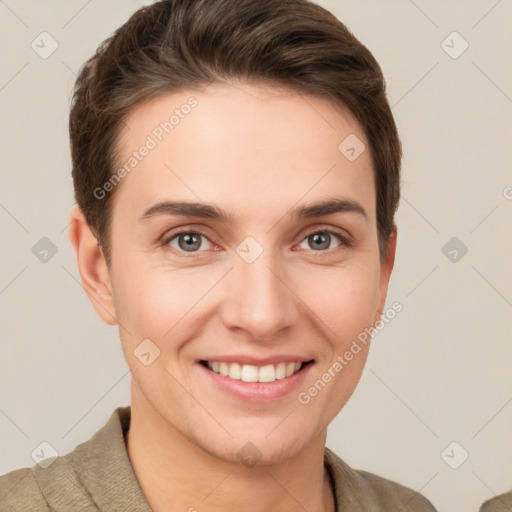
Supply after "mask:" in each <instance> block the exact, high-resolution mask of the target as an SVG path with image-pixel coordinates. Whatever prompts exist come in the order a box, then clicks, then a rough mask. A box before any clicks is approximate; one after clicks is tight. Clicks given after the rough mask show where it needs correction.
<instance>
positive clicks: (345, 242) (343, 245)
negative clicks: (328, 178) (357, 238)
mask: <svg viewBox="0 0 512 512" xmlns="http://www.w3.org/2000/svg"><path fill="white" fill-rule="evenodd" d="M318 233H328V234H329V235H334V236H335V237H338V238H339V240H340V245H339V246H338V247H335V248H334V249H326V250H321V251H314V250H313V249H311V251H313V252H318V253H331V252H335V251H337V250H342V249H349V248H350V247H352V241H351V240H350V239H349V238H348V237H347V236H345V235H343V234H341V233H340V232H338V231H336V230H333V229H328V228H326V229H315V230H313V231H310V232H309V233H306V234H305V235H304V237H303V238H302V240H301V242H300V243H302V242H303V241H304V240H306V239H307V238H308V237H310V236H311V235H315V234H318ZM190 234H194V235H201V236H204V237H205V238H206V239H207V240H208V241H209V242H210V243H211V244H213V245H215V244H214V243H213V242H212V241H211V240H210V239H209V237H208V235H207V234H206V233H205V232H204V231H201V230H200V229H197V228H195V229H182V230H179V231H175V232H173V233H171V234H170V235H168V236H166V237H164V238H163V240H162V241H161V243H160V245H161V246H163V247H164V248H165V249H169V250H171V251H177V249H174V247H169V245H168V244H169V242H171V241H172V240H174V239H175V238H176V237H178V236H179V235H190ZM200 252H204V251H195V252H194V251H192V252H190V253H187V252H186V251H181V250H179V254H185V255H187V256H188V255H190V256H192V255H194V254H197V253H200Z"/></svg>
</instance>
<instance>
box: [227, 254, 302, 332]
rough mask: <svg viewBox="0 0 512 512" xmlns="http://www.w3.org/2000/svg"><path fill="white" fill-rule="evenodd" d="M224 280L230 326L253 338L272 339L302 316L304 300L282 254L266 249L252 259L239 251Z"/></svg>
mask: <svg viewBox="0 0 512 512" xmlns="http://www.w3.org/2000/svg"><path fill="white" fill-rule="evenodd" d="M225 281H226V282H225V283H224V292H225V295H224V303H223V305H222V308H221V311H222V318H223V321H224V324H225V326H226V327H227V328H229V329H240V330H244V331H246V332H247V333H248V336H250V338H251V339H255V340H259V341H267V342H268V341H272V340H278V339H279V338H281V339H282V337H283V333H284V332H285V331H286V330H287V329H289V328H290V327H292V326H293V325H294V324H296V323H297V321H298V319H299V318H300V311H299V307H300V306H299V305H300V300H299V298H298V297H297V296H296V295H295V294H294V292H293V289H294V286H293V283H292V278H291V275H290V272H287V269H286V268H285V267H284V265H283V264H282V263H280V262H279V261H278V257H277V256H276V255H275V254H273V253H272V252H270V251H268V250H265V251H263V253H262V254H261V255H260V256H259V257H258V258H257V259H256V260H255V261H252V262H248V261H246V260H245V259H244V258H243V257H239V256H238V255H237V254H235V258H234V264H233V269H232V270H231V272H229V274H228V275H227V276H226V280H225Z"/></svg>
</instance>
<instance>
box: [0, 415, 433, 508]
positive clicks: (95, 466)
mask: <svg viewBox="0 0 512 512" xmlns="http://www.w3.org/2000/svg"><path fill="white" fill-rule="evenodd" d="M130 414H131V408H130V406H127V407H118V408H117V409H116V410H115V411H114V412H113V413H112V415H111V417H110V419H109V420H108V421H107V423H106V424H105V425H104V426H103V427H102V428H101V429H100V430H99V431H98V432H96V434H94V436H93V437H92V438H91V439H90V440H89V441H86V442H84V443H82V444H80V445H78V446H77V447H76V448H75V449H74V450H73V451H72V452H70V453H68V454H67V455H64V456H62V457H57V458H56V459H55V460H54V461H53V462H52V463H51V464H50V466H48V467H47V468H46V469H43V468H42V467H41V466H40V465H39V464H36V465H35V466H33V467H32V468H22V469H17V470H14V471H11V472H10V473H7V474H6V475H3V476H0V510H1V511H2V512H8V511H9V512H12V511H23V512H25V511H30V512H48V511H49V510H51V511H59V512H60V511H62V512H97V511H101V512H114V511H116V512H151V507H150V506H149V504H148V502H147V501H146V498H145V496H144V494H143V492H142V490H141V488H140V486H139V482H138V480H137V478H136V476H135V473H134V471H133V467H132V465H131V462H130V459H129V457H128V452H127V451H126V444H125V437H124V436H125V435H126V432H127V431H128V428H129V426H130ZM324 463H325V467H326V468H327V470H328V471H329V474H330V476H331V479H332V482H333V484H334V490H335V498H336V511H339V512H352V511H353V512H355V511H357V512H361V511H364V512H380V511H386V512H396V511H398V510H400V511H401V512H435V509H434V507H433V506H432V504H431V503H430V502H429V501H428V500H427V499H426V498H424V497H423V496H421V495H420V494H418V493H416V492H414V491H413V490H411V489H408V488H406V487H403V486H401V485H399V484H397V483H394V482H392V481H390V480H386V479H384V478H381V477H379V476H376V475H373V474H371V473H367V472H365V471H358V470H354V469H351V468H350V467H349V466H347V464H345V463H344V462H343V461H342V460H341V459H340V458H339V457H337V456H336V454H334V453H333V452H332V451H331V450H330V449H329V448H327V447H326V448H325V456H324Z"/></svg>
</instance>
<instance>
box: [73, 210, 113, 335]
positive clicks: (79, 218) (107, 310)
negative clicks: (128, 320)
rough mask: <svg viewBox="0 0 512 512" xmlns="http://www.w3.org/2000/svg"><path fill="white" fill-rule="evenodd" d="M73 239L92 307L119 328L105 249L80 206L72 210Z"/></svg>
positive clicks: (81, 275) (83, 282)
mask: <svg viewBox="0 0 512 512" xmlns="http://www.w3.org/2000/svg"><path fill="white" fill-rule="evenodd" d="M69 240H70V241H71V245H72V246H73V248H74V250H75V253H76V259H77V264H78V271H79V272H80V277H81V280H82V285H83V287H84V290H85V292H86V293H87V296H88V297H89V300H90V301H91V304H92V305H93V307H94V309H95V310H96V312H97V313H98V315H100V317H101V319H102V320H103V321H104V322H106V323H107V324H109V325H117V323H118V322H117V317H116V311H115V305H114V297H113V293H112V284H111V281H110V274H109V270H108V267H107V263H106V261H105V257H104V254H103V250H102V247H101V245H100V244H99V243H98V241H97V239H96V237H95V236H94V234H93V232H92V230H91V228H90V226H89V225H88V224H87V221H86V219H85V215H84V214H83V212H82V210H81V209H80V208H79V207H74V208H73V209H72V210H71V214H70V225H69Z"/></svg>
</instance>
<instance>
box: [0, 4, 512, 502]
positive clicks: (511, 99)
mask: <svg viewBox="0 0 512 512" xmlns="http://www.w3.org/2000/svg"><path fill="white" fill-rule="evenodd" d="M146 3H147V2H146ZM319 3H321V4H322V5H324V6H325V7H327V8H328V9H330V10H331V11H333V12H334V13H335V14H336V15H337V16H338V17H339V18H340V19H341V20H342V21H343V22H344V23H345V24H346V25H347V26H348V27H349V28H350V29H351V30H352V31H353V32H354V34H355V35H356V36H357V37H358V38H359V39H360V40H361V41H362V42H363V43H364V44H365V45H367V46H368V48H369V49H370V50H371V51H372V52H373V54H374V55H375V57H376V58H377V60H378V61H379V62H380V64H381V65H382V67H383V69H384V72H385V75H386V79H387V83H388V90H389V97H390V102H391V105H392V107H393V113H394V115H395V118H396V121H397V124H398V127H399V131H400V134H401V138H402V142H403V145H404V153H405V154H404V161H403V197H402V201H401V205H400V209H399V212H398V217H397V222H398V226H399V230H398V231H399V237H398V240H399V243H398V253H397V258H396V267H395V271H394V275H393V276H392V280H391V285H390V290H389V296H388V305H391V304H392V303H393V302H394V301H396V300H398V301H400V302H401V303H402V304H403V307H404V309H403V311H402V312H401V313H400V314H399V315H398V316H397V317H396V318H395V319H394V320H393V321H392V322H391V323H390V324H389V325H387V326H386V328H385V329H384V330H383V331H382V332H381V333H380V334H379V335H378V336H377V337H376V338H375V340H374V342H373V347H372V350H371V353H370V357H369V360H368V365H367V367H366V370H365V372H364V374H363V377H362V380H361V382H360V384H359V387H358V389H357V390H356V392H355V394H354V395H353V397H352V398H351V400H350V401H349V403H348V404H347V406H346V407H345V408H344V409H343V411H342V412H341V413H340V414H339V415H338V417H337V418H336V420H335V421H334V422H333V423H332V424H331V426H330V429H329V436H328V446H330V447H331V448H332V449H334V450H335V452H336V453H338V454H339V455H340V456H341V457H342V458H344V459H345V460H346V461H347V462H348V463H349V464H351V465H352V466H354V467H356V468H361V469H365V470H368V471H372V472H375V473H378V474H380V475H383V476H386V477H388V478H391V479H393V480H396V481H398V482H400V483H402V484H404V485H407V486H410V487H413V488H414V489H416V490H421V492H422V493H423V494H425V495H426V496H427V497H428V498H429V499H430V500H431V501H432V502H433V503H434V505H435V506H436V507H437V508H438V509H439V510H440V511H450V512H468V511H476V510H478V507H479V505H480V504H481V502H482V501H483V500H485V499H488V498H490V497H492V496H493V495H494V494H496V493H501V492H504V491H506V490H508V489H510V488H512V464H511V461H512V436H511V432H512V428H511V427H512V376H511V371H510V368H511V362H512V340H511V334H510V333H511V332H512V314H511V313H512V275H511V274H512V272H511V269H510V262H511V261H512V257H511V256H512V237H511V233H512V229H511V226H512V222H511V221H512V172H511V163H512V128H511V122H510V121H511V114H512V59H511V58H510V50H511V46H512V45H511V42H512V32H511V31H510V26H511V21H512V1H511V0H500V1H496V0H489V1H487V0H480V1H476V0H474V1H467V0H464V1H462V0H460V1H450V2H442V1H427V0H416V1H414V2H413V1H412V0H392V1H391V0H388V1H386V2H380V1H377V0H373V1H368V0H365V1H362V0H346V1H345V0H330V1H329V0H325V1H322V2H319ZM141 5H143V2H136V1H135V0H131V1H127V0H124V1H122V0H109V1H108V2H106V1H103V2H100V1H98V0H89V1H84V0H80V1H78V0H72V1H71V0H70V1H67V2H57V1H56V0H52V1H46V2H40V1H35V0H31V1H28V0H25V1H21V0H0V38H1V43H2V44H1V47H2V56H1V66H0V107H1V111H2V124H1V134H0V140H1V144H2V151H1V155H2V163H1V169H2V170H1V173H0V225H1V247H2V251H1V255H2V259H1V262H2V264H1V266H0V311H1V322H0V329H1V344H0V439H1V454H2V456H1V457H0V474H3V473H6V472H8V471H10V470H13V469H15V468H18V467H24V466H32V465H33V464H34V461H33V460H32V459H31V452H32V451H33V450H34V449H35V448H36V447H37V446H38V445H39V443H40V442H41V441H43V440H46V441H48V442H49V443H50V444H52V445H53V446H54V447H55V448H56V449H57V450H58V452H59V453H60V454H61V455H63V454H65V453H68V452H69V451H71V450H72V449H73V448H74V447H75V446H76V445H77V444H79V443H81V442H83V441H85V440H87V439H89V438H90V437H91V436H92V434H93V433H94V432H96V431H97V430H98V429H99V428H100V427H101V426H103V424H104V423H105V422H106V420H107V419H108V417H109V416H110V414H111V413H112V411H113V409H114V408H115V407H117V406H119V405H127V404H128V403H129V400H130V396H129V382H130V375H129V371H128V368H127V365H126V363H125V362H124V358H123V355H122V351H121V347H120V342H119V340H118V334H117V330H116V328H113V327H109V326H107V325H106V324H103V323H102V322H101V320H100V319H99V317H98V316H97V315H96V313H95V312H94V310H93V308H92V306H91V305H90V303H89V301H88V299H87V297H86V295H85V292H84V291H83V289H82V287H81V284H80V280H79V274H78V271H77V267H76V262H75V257H74V253H73V250H72V247H71V245H70V243H69V241H68V238H67V224H68V217H69V211H70V209H71V207H72V204H73V193H72V182H71V175H70V157H69V149H68V135H67V121H68V114H69V104H68V102H69V97H70V92H71V88H72V85H73V83H74V79H75V75H76V73H77V71H78V69H79V67H80V66H81V64H82V63H83V62H84V61H85V60H86V59H87V58H88V57H89V56H90V55H91V54H92V53H93V51H94V50H95V48H96V46H97V45H98V44H99V43H100V42H101V41H102V40H103V39H105V38H106V37H108V36H109V35H110V34H111V32H112V31H113V30H114V29H116V28H117V27H118V26H119V25H121V24H122V23H123V22H124V21H125V20H126V19H127V18H128V17H129V15H130V14H131V13H132V12H133V11H134V10H135V9H137V8H138V7H140V6H141ZM43 31H47V32H49V33H50V34H51V36H52V37H53V38H54V39H55V40H56V41H57V42H58V48H57V50H56V51H55V52H54V53H53V54H52V55H51V56H49V57H48V58H46V59H43V58H41V57H40V56H39V55H38V53H36V52H35V51H34V50H33V49H32V47H31V43H32V41H34V40H35V41H36V43H37V42H38V41H39V44H40V46H41V45H42V43H40V40H41V39H40V37H47V36H40V34H41V32H43ZM454 31H456V32H458V33H459V34H460V36H458V35H455V36H454V35H451V36H450V34H452V32H454ZM448 36H450V37H448ZM447 37H448V39H447ZM445 40H446V41H445ZM45 41H46V44H45V48H46V49H48V48H49V45H48V44H49V39H46V40H45ZM443 41H445V43H443ZM464 41H467V43H468V44H469V47H468V48H467V50H466V51H465V52H464V53H462V54H461V55H460V56H458V57H457V58H453V56H454V55H456V53H458V52H459V51H460V50H461V49H462V48H463V45H464ZM41 51H42V49H41ZM447 52H448V53H447ZM449 53H451V54H452V56H450V55H449ZM507 187H509V188H507ZM42 237H48V238H49V239H50V240H51V241H52V242H53V244H55V246H56V248H57V253H56V254H55V255H54V256H53V257H51V258H50V257H48V261H47V262H46V263H43V262H42V261H40V260H39V259H38V258H37V257H36V256H35V255H34V254H33V252H32V248H33V246H34V245H35V244H36V243H37V242H38V241H39V240H40V239H41V238H42ZM452 237H457V238H458V239H459V240H460V241H461V242H462V243H463V244H464V245H465V246H466V247H467V248H468V252H467V254H465V255H464V256H462V257H461V254H462V253H461V252H460V250H458V252H457V258H458V260H457V261H455V262H453V261H451V260H450V259H449V258H448V257H447V256H445V254H444V253H443V252H442V248H443V246H445V244H446V243H447V242H448V241H449V240H450V239H451V238H452ZM452 250H453V248H451V247H449V248H448V250H445V252H447V253H449V251H452ZM448 255H449V256H450V257H451V258H453V257H454V255H455V253H453V252H452V254H451V255H450V254H448ZM453 441H456V442H457V443H459V445H460V446H461V447H462V448H459V447H456V448H455V449H454V451H451V449H449V450H448V451H447V452H444V453H445V455H444V458H443V456H442V455H441V454H442V453H443V451H444V450H445V448H446V447H447V446H448V445H449V444H450V443H452V442H453ZM462 449H463V450H466V451H467V452H468V453H469V458H468V459H467V460H466V461H465V462H464V463H463V464H462V465H461V466H460V467H459V468H458V469H452V468H451V467H450V466H449V465H448V463H447V462H446V460H448V459H449V460H450V462H451V463H452V465H453V464H454V463H456V462H457V460H460V459H459V457H460V456H461V453H463V452H462V451H461V450H462ZM446 454H448V456H447V455H446Z"/></svg>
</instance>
